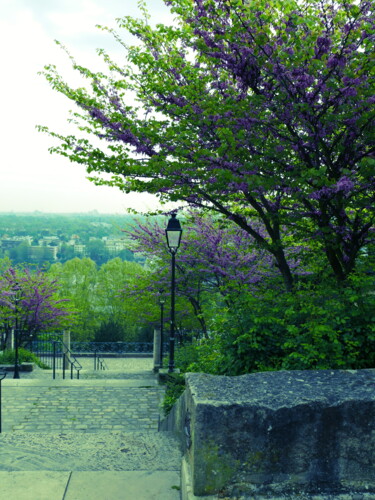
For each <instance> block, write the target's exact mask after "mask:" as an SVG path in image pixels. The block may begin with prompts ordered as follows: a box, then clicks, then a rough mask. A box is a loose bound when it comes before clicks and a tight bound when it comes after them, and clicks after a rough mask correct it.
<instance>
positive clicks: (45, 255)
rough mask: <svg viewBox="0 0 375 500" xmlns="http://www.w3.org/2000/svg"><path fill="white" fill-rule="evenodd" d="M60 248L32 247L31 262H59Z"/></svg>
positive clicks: (30, 252)
mask: <svg viewBox="0 0 375 500" xmlns="http://www.w3.org/2000/svg"><path fill="white" fill-rule="evenodd" d="M57 252H58V247H47V246H39V245H38V246H30V247H29V248H28V255H29V259H30V260H37V261H41V260H43V259H45V260H57Z"/></svg>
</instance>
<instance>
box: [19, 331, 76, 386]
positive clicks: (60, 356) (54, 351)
mask: <svg viewBox="0 0 375 500" xmlns="http://www.w3.org/2000/svg"><path fill="white" fill-rule="evenodd" d="M27 347H28V349H29V350H30V351H31V352H33V353H34V354H35V355H36V356H37V357H38V358H39V359H40V361H41V362H42V363H43V364H44V365H45V367H49V368H50V369H52V377H53V378H54V379H55V378H56V373H57V371H59V372H60V371H61V373H62V377H63V379H65V377H66V373H67V372H68V373H69V372H70V378H71V379H72V378H73V375H74V371H75V373H76V376H77V379H79V372H80V370H81V369H82V365H81V364H80V363H79V361H78V360H77V359H76V357H75V356H74V354H73V353H72V351H71V350H70V349H69V348H68V347H67V346H66V345H65V344H64V342H62V340H61V338H59V339H56V338H54V339H52V337H51V339H48V340H47V339H43V340H32V341H31V342H29V344H28V346H27Z"/></svg>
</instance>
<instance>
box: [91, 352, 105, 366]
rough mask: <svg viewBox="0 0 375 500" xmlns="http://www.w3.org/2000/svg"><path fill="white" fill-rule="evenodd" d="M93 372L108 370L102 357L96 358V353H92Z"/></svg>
mask: <svg viewBox="0 0 375 500" xmlns="http://www.w3.org/2000/svg"><path fill="white" fill-rule="evenodd" d="M94 370H108V366H107V363H106V362H105V361H104V359H103V358H102V357H100V356H98V353H97V351H95V352H94Z"/></svg>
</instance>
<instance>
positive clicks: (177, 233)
mask: <svg viewBox="0 0 375 500" xmlns="http://www.w3.org/2000/svg"><path fill="white" fill-rule="evenodd" d="M165 234H166V237H167V245H168V249H169V252H170V253H171V255H172V276H171V321H170V335H169V366H168V372H169V373H173V372H174V341H175V338H174V335H175V289H176V277H175V273H176V253H177V250H178V247H179V246H180V242H181V234H182V228H181V224H180V221H179V220H178V219H177V218H176V214H172V217H171V218H170V219H169V221H168V226H167V229H166V230H165Z"/></svg>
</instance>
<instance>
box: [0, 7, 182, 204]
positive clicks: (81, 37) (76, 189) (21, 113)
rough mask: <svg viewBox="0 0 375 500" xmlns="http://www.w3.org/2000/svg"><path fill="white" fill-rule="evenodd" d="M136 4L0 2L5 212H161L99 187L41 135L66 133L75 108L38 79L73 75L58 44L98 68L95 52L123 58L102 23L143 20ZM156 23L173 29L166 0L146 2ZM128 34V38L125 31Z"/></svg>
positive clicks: (0, 190)
mask: <svg viewBox="0 0 375 500" xmlns="http://www.w3.org/2000/svg"><path fill="white" fill-rule="evenodd" d="M137 3H138V2H137V0H0V44H1V45H0V46H1V58H2V61H1V63H2V64H1V78H0V86H1V88H0V90H1V92H0V95H1V111H2V112H1V119H0V141H1V153H0V154H1V156H0V158H1V160H0V179H1V182H0V212H11V211H14V212H33V211H36V210H38V211H42V212H59V213H64V212H87V211H91V210H98V211H99V212H103V213H123V212H124V211H125V209H126V208H128V207H132V208H136V209H137V210H141V211H145V210H147V209H153V208H155V206H156V204H155V200H154V198H152V197H151V196H150V195H139V194H134V195H133V194H129V195H126V194H123V193H121V192H120V191H119V190H118V189H116V188H109V187H97V186H95V185H93V184H92V183H91V182H90V181H88V180H87V179H86V172H85V168H84V167H83V166H80V165H77V164H73V163H70V162H69V160H68V159H66V158H63V157H60V156H58V155H51V154H50V153H49V152H48V148H49V147H50V146H51V145H52V139H51V138H49V137H48V136H47V135H44V134H42V133H39V132H37V131H36V129H35V126H36V125H47V126H49V128H50V129H52V130H54V131H56V132H59V131H62V132H67V131H68V132H70V133H74V129H73V128H67V127H68V126H67V119H68V117H69V110H70V109H74V106H73V103H72V102H71V101H69V100H68V99H67V98H65V97H64V96H61V95H60V94H58V93H57V92H55V91H53V90H52V89H51V88H50V87H49V85H48V84H47V82H46V81H45V79H44V78H43V77H42V76H39V75H38V74H37V73H38V71H41V70H42V69H43V66H44V65H45V64H49V63H52V64H56V65H57V67H58V70H59V72H60V73H61V74H62V75H63V76H67V77H69V75H70V74H71V69H70V65H69V62H68V61H67V57H66V55H65V54H64V53H63V51H62V50H61V49H59V48H58V46H56V44H55V43H54V40H55V39H57V40H59V41H61V42H62V43H64V45H66V46H67V48H68V49H69V50H70V52H71V53H72V55H74V57H75V59H76V60H77V61H78V62H80V63H82V65H86V66H88V67H89V68H90V69H91V68H92V69H94V70H97V69H99V67H100V66H98V65H100V58H99V57H98V56H97V55H96V49H97V48H105V49H107V51H109V52H110V54H111V55H112V54H113V55H115V56H117V57H116V60H119V58H120V57H121V56H122V54H123V52H122V50H123V49H122V48H121V47H120V46H119V45H118V44H117V43H116V42H115V41H114V40H113V39H112V37H111V35H110V34H109V33H105V32H102V31H100V30H99V29H97V28H96V27H95V25H96V24H101V25H104V26H110V27H116V22H115V19H116V18H118V17H122V16H125V15H133V16H139V15H140V14H139V11H138V8H137ZM147 4H148V9H149V12H150V14H151V16H152V18H151V19H152V22H155V23H158V22H161V23H165V24H168V23H170V22H172V16H171V14H170V12H169V10H168V8H167V7H166V6H165V5H164V3H163V1H162V0H147ZM124 35H125V33H124Z"/></svg>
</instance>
